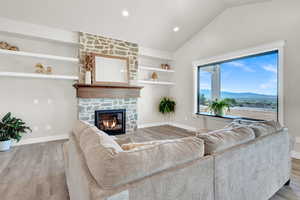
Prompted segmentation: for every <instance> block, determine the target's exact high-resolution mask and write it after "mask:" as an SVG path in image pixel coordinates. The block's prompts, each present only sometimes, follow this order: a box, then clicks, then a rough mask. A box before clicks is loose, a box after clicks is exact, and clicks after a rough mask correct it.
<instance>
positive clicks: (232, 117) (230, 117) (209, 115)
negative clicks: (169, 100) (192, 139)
mask: <svg viewBox="0 0 300 200" xmlns="http://www.w3.org/2000/svg"><path fill="white" fill-rule="evenodd" d="M195 114H196V115H201V116H206V117H214V118H219V119H231V120H235V119H244V120H252V121H264V120H261V119H252V118H246V117H239V116H233V115H224V116H217V115H213V114H210V113H204V112H201V113H199V112H197V113H195Z"/></svg>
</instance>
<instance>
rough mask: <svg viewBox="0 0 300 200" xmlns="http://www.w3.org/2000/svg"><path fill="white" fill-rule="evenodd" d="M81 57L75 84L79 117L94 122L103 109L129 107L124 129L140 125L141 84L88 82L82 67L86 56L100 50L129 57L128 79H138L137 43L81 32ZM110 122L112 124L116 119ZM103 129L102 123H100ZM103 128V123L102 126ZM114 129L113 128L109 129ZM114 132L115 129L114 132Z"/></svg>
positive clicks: (112, 54)
mask: <svg viewBox="0 0 300 200" xmlns="http://www.w3.org/2000/svg"><path fill="white" fill-rule="evenodd" d="M79 43H80V47H79V57H80V62H81V67H80V80H79V83H78V84H75V85H74V87H75V88H76V89H77V97H78V111H79V112H78V118H79V119H80V120H83V121H87V122H89V123H91V124H95V120H96V118H97V116H96V115H95V112H97V111H98V112H97V113H101V112H104V110H106V111H107V110H121V109H122V110H126V115H125V116H126V118H124V123H125V128H124V129H125V132H132V131H134V130H136V129H137V118H138V113H137V98H138V97H139V96H140V89H141V88H142V87H138V86H131V85H125V86H124V85H113V84H109V83H107V84H103V85H85V84H84V79H83V77H84V74H85V70H84V68H83V67H82V66H83V63H84V58H85V56H86V55H87V54H89V53H96V54H97V53H98V54H103V55H108V56H119V57H126V58H128V61H129V82H130V83H132V82H135V80H136V79H137V73H138V61H137V60H138V45H137V44H135V43H131V42H127V41H122V40H116V39H112V38H106V37H102V36H98V35H92V34H88V33H80V35H79ZM105 123H108V124H107V125H108V126H113V125H114V124H113V123H114V120H113V119H112V121H109V122H105ZM96 125H97V124H96ZM98 128H100V129H101V127H98ZM102 128H103V127H102ZM106 131H107V132H110V131H112V132H114V131H113V130H110V131H109V130H106ZM111 134H115V133H111Z"/></svg>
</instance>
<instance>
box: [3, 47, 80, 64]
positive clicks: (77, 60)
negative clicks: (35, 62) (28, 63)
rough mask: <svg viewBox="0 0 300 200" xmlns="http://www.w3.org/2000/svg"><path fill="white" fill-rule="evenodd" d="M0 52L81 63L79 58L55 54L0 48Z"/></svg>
mask: <svg viewBox="0 0 300 200" xmlns="http://www.w3.org/2000/svg"><path fill="white" fill-rule="evenodd" d="M0 54H4V55H14V56H25V57H32V58H44V59H50V60H60V61H67V62H74V63H79V59H78V58H72V57H64V56H53V55H47V54H40V53H30V52H25V51H11V50H4V49H0Z"/></svg>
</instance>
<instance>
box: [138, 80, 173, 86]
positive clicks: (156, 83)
mask: <svg viewBox="0 0 300 200" xmlns="http://www.w3.org/2000/svg"><path fill="white" fill-rule="evenodd" d="M138 82H139V83H143V84H154V85H175V83H173V82H167V81H151V80H150V81H148V80H139V81H138Z"/></svg>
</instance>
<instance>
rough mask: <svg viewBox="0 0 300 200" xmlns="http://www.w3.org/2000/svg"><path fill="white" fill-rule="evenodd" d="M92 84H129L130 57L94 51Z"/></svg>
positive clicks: (92, 57) (92, 55) (92, 56)
mask: <svg viewBox="0 0 300 200" xmlns="http://www.w3.org/2000/svg"><path fill="white" fill-rule="evenodd" d="M89 56H91V60H92V84H93V85H99V84H102V85H103V84H109V85H112V84H118V85H119V84H124V85H128V84H129V59H128V58H127V57H120V56H111V55H104V54H95V53H92V54H90V55H89Z"/></svg>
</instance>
